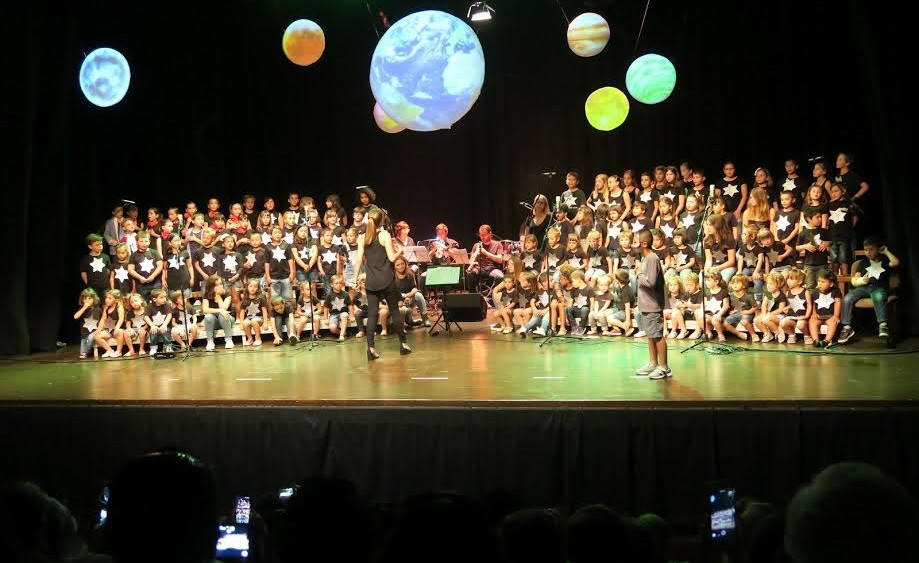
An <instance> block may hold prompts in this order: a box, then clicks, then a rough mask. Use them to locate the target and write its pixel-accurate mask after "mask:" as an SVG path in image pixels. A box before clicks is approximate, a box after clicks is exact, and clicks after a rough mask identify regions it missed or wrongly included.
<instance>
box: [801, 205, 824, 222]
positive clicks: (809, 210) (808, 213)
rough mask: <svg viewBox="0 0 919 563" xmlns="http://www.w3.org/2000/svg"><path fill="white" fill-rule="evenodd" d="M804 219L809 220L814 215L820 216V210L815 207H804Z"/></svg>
mask: <svg viewBox="0 0 919 563" xmlns="http://www.w3.org/2000/svg"><path fill="white" fill-rule="evenodd" d="M803 213H804V219H805V220H809V219H811V218H812V217H814V216H815V215H820V210H819V209H817V208H815V207H810V206H809V207H805V208H804V212H803Z"/></svg>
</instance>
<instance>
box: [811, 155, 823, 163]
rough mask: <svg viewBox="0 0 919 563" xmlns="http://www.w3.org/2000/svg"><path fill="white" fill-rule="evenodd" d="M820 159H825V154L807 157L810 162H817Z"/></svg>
mask: <svg viewBox="0 0 919 563" xmlns="http://www.w3.org/2000/svg"><path fill="white" fill-rule="evenodd" d="M820 160H823V155H822V154H821V155H820V156H813V157H811V158H808V159H807V161H808V162H817V161H820Z"/></svg>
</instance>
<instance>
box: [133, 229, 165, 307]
mask: <svg viewBox="0 0 919 563" xmlns="http://www.w3.org/2000/svg"><path fill="white" fill-rule="evenodd" d="M162 273H163V259H162V256H161V255H160V253H159V252H157V251H155V250H153V249H152V248H150V233H148V232H146V231H143V232H140V233H137V252H135V253H134V254H132V255H131V262H130V263H129V264H128V274H130V276H131V277H132V278H134V280H135V281H136V288H137V293H139V294H140V295H141V297H143V298H144V299H147V298H148V297H149V296H150V295H151V293H152V292H153V290H155V289H160V287H161V286H162V283H161V281H160V279H161V276H160V274H162Z"/></svg>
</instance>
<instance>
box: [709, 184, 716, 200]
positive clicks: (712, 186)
mask: <svg viewBox="0 0 919 563" xmlns="http://www.w3.org/2000/svg"><path fill="white" fill-rule="evenodd" d="M713 201H715V184H709V185H708V202H709V203H711V202H713Z"/></svg>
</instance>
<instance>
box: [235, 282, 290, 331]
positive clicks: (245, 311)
mask: <svg viewBox="0 0 919 563" xmlns="http://www.w3.org/2000/svg"><path fill="white" fill-rule="evenodd" d="M282 299H283V298H282ZM236 317H237V318H238V319H239V322H240V324H241V325H242V328H243V346H249V345H250V344H252V345H253V346H261V345H262V327H263V326H265V322H266V321H267V320H268V299H267V298H266V297H265V294H264V293H263V292H262V284H261V283H260V282H259V280H258V279H256V278H252V279H251V280H249V281H248V282H247V283H246V291H245V293H244V294H243V296H242V297H241V298H240V300H239V305H238V306H237V310H236Z"/></svg>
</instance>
